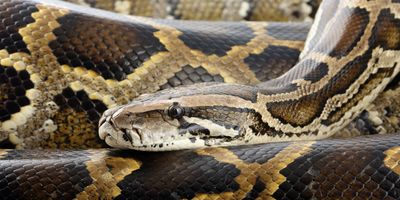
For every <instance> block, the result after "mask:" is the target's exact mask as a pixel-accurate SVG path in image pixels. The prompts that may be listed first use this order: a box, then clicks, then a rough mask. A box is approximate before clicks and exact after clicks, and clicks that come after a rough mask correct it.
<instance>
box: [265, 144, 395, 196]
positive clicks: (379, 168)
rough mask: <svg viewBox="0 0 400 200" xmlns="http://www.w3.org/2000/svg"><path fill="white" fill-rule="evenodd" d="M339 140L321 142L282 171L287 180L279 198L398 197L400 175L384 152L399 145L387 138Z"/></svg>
mask: <svg viewBox="0 0 400 200" xmlns="http://www.w3.org/2000/svg"><path fill="white" fill-rule="evenodd" d="M359 140H360V139H359V138H356V139H350V140H346V143H345V144H344V143H339V142H337V141H335V140H331V141H321V142H318V143H316V144H315V145H313V151H312V152H310V153H309V154H307V155H305V156H302V157H300V158H298V159H296V160H295V161H294V162H293V163H291V164H290V165H288V166H287V167H286V168H285V169H283V170H281V171H280V173H281V174H282V175H284V176H285V177H286V179H287V180H286V181H285V182H284V183H282V184H281V185H280V186H279V189H278V190H277V191H276V192H275V193H274V195H273V196H274V197H275V198H276V199H284V198H290V199H298V198H304V199H310V198H312V197H314V198H316V199H371V198H373V199H398V198H400V196H399V195H400V193H399V192H400V189H399V188H400V177H399V175H398V174H396V173H395V172H393V171H391V170H390V169H389V168H387V167H385V166H384V164H383V160H384V158H385V155H384V153H383V152H384V151H386V150H387V149H389V148H391V147H394V146H396V145H397V144H398V142H399V141H398V140H394V141H393V140H388V139H385V138H382V139H379V138H366V139H364V140H363V142H362V143H360V142H359Z"/></svg>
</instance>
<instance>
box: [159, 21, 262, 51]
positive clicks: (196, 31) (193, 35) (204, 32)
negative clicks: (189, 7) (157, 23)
mask: <svg viewBox="0 0 400 200" xmlns="http://www.w3.org/2000/svg"><path fill="white" fill-rule="evenodd" d="M164 23H167V24H168V22H167V21H165V22H164ZM169 25H171V26H173V27H175V28H177V29H178V30H179V31H181V32H182V35H180V36H179V39H181V40H182V41H183V42H184V43H185V44H186V45H187V46H188V47H190V48H191V49H194V50H199V51H201V52H202V53H204V54H206V55H213V54H214V55H217V56H225V55H227V54H226V53H227V52H228V51H230V50H231V49H232V47H234V46H237V45H246V44H247V43H248V42H250V40H251V39H252V38H253V37H255V35H254V33H253V30H252V29H251V28H250V27H248V26H247V25H246V24H245V23H238V22H235V23H233V22H216V23H206V22H190V23H189V22H179V21H174V23H169Z"/></svg>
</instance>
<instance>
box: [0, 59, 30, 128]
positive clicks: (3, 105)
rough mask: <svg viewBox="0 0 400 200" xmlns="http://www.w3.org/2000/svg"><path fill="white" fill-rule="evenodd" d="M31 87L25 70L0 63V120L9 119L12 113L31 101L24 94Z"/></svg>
mask: <svg viewBox="0 0 400 200" xmlns="http://www.w3.org/2000/svg"><path fill="white" fill-rule="evenodd" d="M33 87H34V84H33V82H32V81H31V80H30V75H29V73H28V72H27V71H25V70H22V71H17V70H15V69H14V68H13V67H4V66H1V65H0V121H6V120H9V119H10V118H11V115H12V114H14V113H17V112H19V111H21V108H22V107H24V106H27V105H29V104H30V103H31V102H30V100H29V99H28V97H26V96H25V95H26V91H27V90H29V89H32V88H33Z"/></svg>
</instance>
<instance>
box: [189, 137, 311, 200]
mask: <svg viewBox="0 0 400 200" xmlns="http://www.w3.org/2000/svg"><path fill="white" fill-rule="evenodd" d="M314 143H315V142H304V143H293V144H290V145H289V146H287V147H285V148H284V149H283V150H281V151H280V152H279V153H277V154H276V155H275V156H274V157H273V158H271V159H269V160H268V161H267V162H265V163H264V164H259V163H246V162H244V161H243V160H241V159H240V158H238V157H237V156H236V155H235V154H234V153H232V152H231V151H229V150H228V149H225V148H213V149H200V150H197V151H196V152H197V153H198V154H199V155H204V156H211V157H213V158H214V159H216V160H217V161H219V162H222V163H229V164H233V165H234V166H235V167H236V168H237V169H239V170H240V175H238V176H237V177H236V178H235V181H236V182H237V183H238V184H239V186H240V189H238V190H237V191H236V192H224V193H222V194H197V195H196V197H195V198H194V199H199V200H203V199H220V198H222V199H225V198H226V199H243V198H245V197H246V195H247V194H248V193H249V192H250V191H251V190H252V189H253V186H254V185H255V183H256V180H257V178H258V177H259V178H260V180H261V181H262V182H263V183H264V184H265V186H266V188H265V189H264V191H262V192H261V193H260V194H259V197H262V199H274V198H273V197H272V195H273V194H274V192H275V191H276V190H278V188H279V185H280V184H282V183H283V182H285V181H286V177H285V176H284V175H282V174H280V171H281V170H282V169H284V168H286V167H287V166H288V165H289V164H290V163H292V162H293V161H295V160H296V159H298V158H299V157H301V156H303V155H306V154H307V153H308V152H310V151H311V150H312V149H311V146H312V145H313V144H314Z"/></svg>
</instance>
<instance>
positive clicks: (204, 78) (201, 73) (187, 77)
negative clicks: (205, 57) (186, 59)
mask: <svg viewBox="0 0 400 200" xmlns="http://www.w3.org/2000/svg"><path fill="white" fill-rule="evenodd" d="M202 82H221V83H222V82H224V78H223V77H222V76H221V75H219V74H217V75H212V74H210V73H208V72H207V70H206V69H204V68H203V67H201V66H200V67H197V68H194V67H192V66H190V65H186V66H184V67H183V68H182V70H181V71H179V72H176V73H175V75H174V76H172V77H170V78H169V79H168V80H167V83H165V84H164V85H162V86H160V89H162V90H163V89H167V88H172V87H178V86H182V85H192V84H195V83H202Z"/></svg>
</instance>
